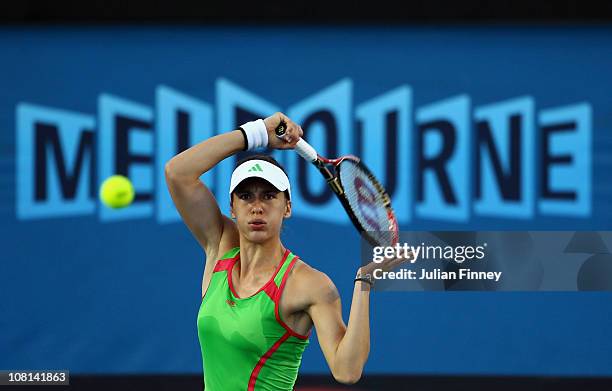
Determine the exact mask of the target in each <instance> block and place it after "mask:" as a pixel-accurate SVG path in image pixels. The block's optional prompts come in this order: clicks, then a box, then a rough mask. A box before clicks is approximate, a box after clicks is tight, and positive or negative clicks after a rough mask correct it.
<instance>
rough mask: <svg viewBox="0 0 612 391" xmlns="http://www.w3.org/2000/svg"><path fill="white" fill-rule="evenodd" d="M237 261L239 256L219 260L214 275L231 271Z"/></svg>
mask: <svg viewBox="0 0 612 391" xmlns="http://www.w3.org/2000/svg"><path fill="white" fill-rule="evenodd" d="M237 259H238V256H235V257H234V258H229V259H219V260H218V261H217V264H216V265H215V268H214V269H213V273H216V272H221V271H224V270H229V269H230V268H231V267H232V265H233V264H234V262H236V260H237Z"/></svg>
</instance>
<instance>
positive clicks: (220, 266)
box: [202, 254, 238, 301]
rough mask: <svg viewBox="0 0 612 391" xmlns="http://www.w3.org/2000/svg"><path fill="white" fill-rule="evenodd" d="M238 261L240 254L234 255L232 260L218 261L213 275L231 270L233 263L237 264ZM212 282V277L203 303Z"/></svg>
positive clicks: (222, 259) (223, 259)
mask: <svg viewBox="0 0 612 391" xmlns="http://www.w3.org/2000/svg"><path fill="white" fill-rule="evenodd" d="M236 259H238V254H236V255H234V257H232V258H221V259H217V261H216V263H215V267H214V269H213V273H216V272H221V271H224V270H229V268H230V267H231V266H232V263H233V262H236ZM211 282H212V277H211V278H210V281H208V285H207V286H206V291H204V294H203V295H202V301H204V298H205V297H206V292H208V288H210V283H211Z"/></svg>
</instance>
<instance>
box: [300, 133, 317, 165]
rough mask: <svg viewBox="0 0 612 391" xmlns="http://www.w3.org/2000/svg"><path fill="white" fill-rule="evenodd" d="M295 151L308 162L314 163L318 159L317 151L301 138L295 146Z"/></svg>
mask: <svg viewBox="0 0 612 391" xmlns="http://www.w3.org/2000/svg"><path fill="white" fill-rule="evenodd" d="M295 151H296V152H297V153H298V154H299V155H300V156H301V157H303V158H304V159H306V160H308V161H309V162H314V161H315V160H317V159H318V158H319V155H318V154H317V151H316V150H315V149H314V148H313V147H312V146H311V145H310V144H308V143H307V142H306V140H304V139H303V138H301V139H299V141H298V142H297V143H296V144H295Z"/></svg>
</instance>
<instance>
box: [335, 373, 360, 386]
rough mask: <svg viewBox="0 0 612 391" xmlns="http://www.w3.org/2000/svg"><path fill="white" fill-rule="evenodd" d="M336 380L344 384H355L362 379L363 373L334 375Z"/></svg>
mask: <svg viewBox="0 0 612 391" xmlns="http://www.w3.org/2000/svg"><path fill="white" fill-rule="evenodd" d="M333 375H334V379H336V381H337V382H338V383H342V384H355V383H357V382H358V381H359V379H361V371H351V372H344V373H333Z"/></svg>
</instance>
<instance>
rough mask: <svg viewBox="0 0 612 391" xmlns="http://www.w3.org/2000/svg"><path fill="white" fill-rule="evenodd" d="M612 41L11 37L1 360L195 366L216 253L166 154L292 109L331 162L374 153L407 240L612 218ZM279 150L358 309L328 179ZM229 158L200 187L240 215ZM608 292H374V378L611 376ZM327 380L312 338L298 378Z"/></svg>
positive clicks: (357, 34) (353, 255)
mask: <svg viewBox="0 0 612 391" xmlns="http://www.w3.org/2000/svg"><path fill="white" fill-rule="evenodd" d="M611 43H612V29H609V28H583V27H555V28H538V27H522V28H493V27H490V28H484V27H483V28H459V27H457V28H382V27H378V28H321V27H317V28H296V29H289V28H285V29H264V28H229V27H228V28H220V27H215V28H187V27H183V28H177V27H164V28H162V27H155V28H154V27H150V28H139V29H136V28H127V27H115V28H86V27H82V28H73V29H66V28H50V27H40V28H29V29H22V28H4V29H2V30H0V49H1V53H2V55H3V56H2V58H3V61H2V62H1V63H0V80H1V86H2V88H0V129H2V132H0V180H1V181H2V184H3V185H2V187H1V188H0V215H1V220H0V224H1V228H2V232H4V235H3V248H4V251H3V255H2V262H1V263H0V265H1V273H0V292H1V299H2V300H1V302H0V303H1V304H0V313H1V314H2V315H1V316H0V330H1V331H2V332H1V333H0V368H4V369H46V368H67V369H70V370H71V371H72V372H73V373H158V372H161V373H199V372H200V371H201V357H200V352H199V345H198V341H197V334H196V329H195V322H196V314H197V310H198V306H199V303H200V301H199V300H200V283H201V275H202V271H203V264H204V255H203V253H202V251H201V250H200V248H199V247H198V245H197V243H196V242H195V241H194V240H193V239H192V238H191V236H190V234H189V232H188V230H187V229H186V228H185V227H184V226H183V225H182V223H180V221H178V220H177V215H176V212H175V211H174V209H173V206H172V204H171V201H170V199H169V197H168V194H167V191H166V189H165V185H164V183H163V163H164V162H165V161H166V160H167V159H169V158H170V157H171V156H172V155H173V154H175V153H176V152H177V151H178V150H180V147H181V146H183V147H184V146H186V145H189V144H193V143H195V142H198V141H199V140H202V139H203V138H205V137H209V136H211V135H213V134H215V133H217V132H220V131H226V130H230V129H233V128H235V126H236V124H239V123H242V122H244V120H248V119H250V118H252V117H254V116H255V117H257V116H263V115H268V114H270V113H272V112H274V111H276V110H283V111H285V112H287V113H288V114H289V115H290V116H291V117H292V118H294V119H295V120H296V121H298V122H300V123H302V124H305V123H307V124H309V126H308V127H307V131H308V136H309V137H308V139H309V141H311V142H312V143H313V145H315V146H317V147H318V148H320V149H321V151H322V152H325V153H327V154H329V155H332V156H333V155H338V154H344V153H349V152H353V153H358V154H360V156H363V157H364V160H365V161H366V163H368V164H369V165H370V166H372V168H373V169H374V170H375V171H376V172H377V173H378V174H379V175H380V176H381V177H383V178H384V179H385V182H386V183H387V186H390V187H393V202H394V207H395V209H396V211H397V213H398V216H399V220H400V226H401V228H403V229H404V230H408V229H419V230H424V229H429V230H431V229H448V230H473V229H492V230H506V229H508V230H540V229H567V230H576V229H578V230H604V229H610V228H611V224H610V218H611V217H612V208H611V207H610V199H611V195H612V184H611V183H610V174H609V173H610V169H611V168H612V157H611V154H610V152H611V151H612V136H611V135H610V129H611V127H612V104H611V101H610V90H611V87H612V77H611V76H610V72H609V70H610V69H612V45H611ZM436 124H437V125H436ZM544 135H547V136H546V137H545V136H544ZM447 146H448V147H449V148H450V149H449V150H450V151H451V152H450V155H449V156H446V157H445V158H444V159H443V160H444V161H443V162H442V163H440V161H438V163H439V164H441V165H439V166H438V167H442V168H443V171H436V170H435V169H432V168H431V167H432V166H431V165H432V164H433V165H435V164H436V157H441V156H442V155H443V153H444V150H445V147H447ZM513 148H514V149H513ZM477 156H479V157H478V159H477V158H476V157H477ZM277 157H279V159H280V160H281V161H282V162H283V163H284V164H285V165H286V167H287V169H288V171H289V173H290V178H291V180H292V187H293V188H294V189H297V190H294V192H295V194H296V197H295V205H294V209H295V216H294V217H293V218H291V219H290V220H288V221H287V223H286V228H285V230H284V233H283V241H284V243H285V244H286V246H287V247H288V248H290V249H292V250H293V251H294V252H295V253H297V254H298V255H300V256H301V257H302V258H303V259H304V260H305V261H306V262H308V263H310V264H311V265H312V266H314V267H316V268H318V269H319V270H322V271H324V272H325V273H327V274H328V275H329V276H330V277H331V278H332V279H333V281H334V282H335V283H336V284H337V286H338V288H339V290H340V293H341V295H342V298H343V299H344V305H343V307H344V314H345V319H347V320H348V309H349V308H348V305H349V304H350V295H351V293H352V277H353V276H354V272H355V270H356V268H357V267H358V265H359V238H358V236H357V234H356V233H355V232H354V230H353V228H352V227H351V226H350V225H349V222H348V219H346V218H345V217H344V216H343V215H342V214H341V213H339V212H338V210H339V204H338V203H337V201H335V200H334V199H333V198H326V197H327V196H328V194H326V193H325V192H324V189H325V188H324V184H323V183H322V182H321V181H320V180H319V179H318V178H317V177H316V175H315V172H314V171H310V170H306V169H305V168H304V167H305V166H303V165H301V164H300V163H299V161H298V159H297V158H296V157H295V155H292V154H291V153H287V152H285V153H277ZM513 162H514V163H516V164H515V165H513V164H514V163H513ZM428 164H429V166H428ZM496 164H497V166H496ZM232 166H233V161H232V160H231V159H228V161H226V162H225V163H223V164H221V165H220V166H219V167H218V168H216V169H215V170H216V171H215V172H214V173H211V174H207V176H205V177H204V178H203V179H204V180H205V181H206V182H207V184H209V186H210V187H211V188H212V189H213V190H214V191H215V194H216V196H217V198H218V200H219V203H220V205H221V206H222V207H224V208H225V206H226V205H227V195H226V189H227V185H228V183H229V173H230V172H231V168H232ZM427 167H429V169H428V168H427ZM496 167H498V168H499V167H501V168H502V169H501V171H495V170H496ZM115 172H121V173H124V174H127V175H129V176H130V178H131V179H132V180H133V181H134V183H135V186H136V188H137V191H138V194H139V196H138V197H137V202H136V203H135V204H134V205H133V206H131V207H130V208H127V209H126V210H122V211H119V212H116V211H110V210H107V209H104V208H102V207H101V206H100V205H99V203H98V202H97V199H96V191H97V186H98V184H99V183H100V182H101V181H102V180H103V179H104V178H106V177H107V176H109V175H111V174H113V173H115ZM500 172H501V173H500ZM299 178H302V179H301V180H299ZM502 179H503V180H502ZM504 181H505V182H504ZM330 237H333V238H341V240H337V239H336V240H335V241H334V242H332V243H329V242H326V241H328V240H329V238H330ZM610 299H611V295H610V294H609V293H597V292H581V293H576V292H565V293H561V292H557V293H555V292H545V293H542V292H539V293H529V292H525V293H509V292H507V293H502V292H497V293H493V292H487V293H470V292H463V293H460V292H445V293H443V292H436V293H433V292H379V293H375V294H373V295H372V307H371V309H372V311H371V318H372V320H371V326H372V349H371V354H370V359H369V361H368V364H367V366H366V371H367V373H407V374H520V375H531V374H537V375H607V376H611V375H612V359H611V356H610V351H612V331H611V330H612V309H611V308H612V307H611V306H610ZM314 335H315V334H313V336H314ZM327 372H328V369H327V365H326V364H325V361H324V358H323V355H322V353H321V352H320V349H319V347H318V345H317V343H316V338H312V343H311V346H310V347H309V348H308V349H307V351H306V353H305V355H304V360H303V364H302V373H327Z"/></svg>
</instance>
